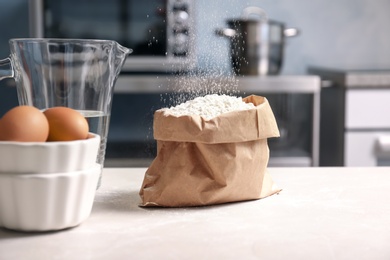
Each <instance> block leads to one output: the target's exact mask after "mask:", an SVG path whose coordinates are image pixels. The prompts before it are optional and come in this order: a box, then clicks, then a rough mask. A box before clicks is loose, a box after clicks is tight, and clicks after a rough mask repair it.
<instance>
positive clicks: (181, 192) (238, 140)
mask: <svg viewBox="0 0 390 260" xmlns="http://www.w3.org/2000/svg"><path fill="white" fill-rule="evenodd" d="M244 101H245V102H251V103H253V104H254V105H255V106H256V107H255V108H254V109H250V110H244V111H234V112H229V113H225V114H223V115H220V116H218V117H215V118H213V119H210V120H205V119H204V118H202V117H200V116H196V115H194V116H181V117H176V116H172V115H168V114H166V113H165V112H164V110H157V111H156V112H155V114H154V120H153V130H154V138H155V139H156V140H157V156H156V158H155V159H154V160H153V162H152V163H151V165H150V167H149V168H148V169H147V171H146V173H145V176H144V180H143V183H142V187H141V190H140V197H141V199H142V202H141V206H161V207H185V206H204V205H213V204H221V203H228V202H236V201H245V200H254V199H260V198H264V197H267V196H270V195H272V194H275V193H277V192H279V191H280V189H279V188H277V187H276V185H275V184H274V182H273V180H272V178H271V176H270V175H269V174H268V172H267V164H268V160H269V148H268V144H267V138H271V137H279V130H278V127H277V124H276V120H275V117H274V114H273V112H272V109H271V107H270V105H269V103H268V100H267V99H266V98H265V97H261V96H255V95H252V96H249V97H246V98H244Z"/></svg>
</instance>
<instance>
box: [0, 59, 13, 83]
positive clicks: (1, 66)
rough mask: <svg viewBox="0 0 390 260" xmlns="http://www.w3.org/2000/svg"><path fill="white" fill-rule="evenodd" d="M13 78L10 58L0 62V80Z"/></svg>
mask: <svg viewBox="0 0 390 260" xmlns="http://www.w3.org/2000/svg"><path fill="white" fill-rule="evenodd" d="M13 76H14V70H13V69H12V64H11V58H6V59H3V60H0V80H2V79H5V78H12V77H13Z"/></svg>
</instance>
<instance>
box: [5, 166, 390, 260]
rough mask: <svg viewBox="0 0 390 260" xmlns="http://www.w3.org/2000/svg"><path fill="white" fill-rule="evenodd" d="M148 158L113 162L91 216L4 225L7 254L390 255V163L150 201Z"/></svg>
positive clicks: (280, 176) (277, 171)
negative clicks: (208, 199) (229, 193)
mask: <svg viewBox="0 0 390 260" xmlns="http://www.w3.org/2000/svg"><path fill="white" fill-rule="evenodd" d="M145 171H146V168H106V169H104V173H103V179H102V186H101V187H100V189H99V190H98V191H97V193H96V197H95V202H94V206H93V209H92V213H91V215H90V217H89V218H88V219H87V220H86V221H85V222H84V223H82V224H81V225H80V226H78V227H75V228H71V229H67V230H63V231H58V232H46V233H21V232H15V231H11V230H6V229H0V259H2V260H3V259H316V260H320V259H360V260H361V259H370V260H371V259H390V246H389V245H390V203H389V198H390V168H385V167H378V168H309V167H308V168H269V172H270V174H271V176H272V178H273V179H274V181H275V182H276V184H277V185H278V186H279V187H280V188H282V189H283V190H282V192H281V193H280V194H278V195H273V196H271V197H268V198H264V199H261V200H255V201H247V202H238V203H229V204H224V205H218V206H207V207H194V208H176V209H172V208H141V207H139V206H138V203H139V202H140V199H139V196H138V191H139V188H140V186H141V183H142V179H143V175H144V173H145Z"/></svg>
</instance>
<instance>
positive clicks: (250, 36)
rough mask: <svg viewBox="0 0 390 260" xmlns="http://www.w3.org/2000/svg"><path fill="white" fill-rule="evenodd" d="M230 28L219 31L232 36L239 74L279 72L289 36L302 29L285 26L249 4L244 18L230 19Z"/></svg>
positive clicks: (233, 58)
mask: <svg viewBox="0 0 390 260" xmlns="http://www.w3.org/2000/svg"><path fill="white" fill-rule="evenodd" d="M227 24H228V26H229V28H225V29H217V30H216V34H217V35H220V36H224V37H227V38H229V39H230V49H231V61H232V67H233V70H234V72H235V73H236V74H237V75H276V74H279V72H280V70H281V67H282V63H283V52H284V44H285V38H286V37H292V36H296V35H298V33H299V32H298V29H295V28H288V29H286V28H285V25H284V24H283V23H281V22H277V21H272V20H269V19H268V17H267V14H266V13H265V11H264V10H263V9H261V8H258V7H252V6H251V7H247V8H245V9H244V10H243V12H242V15H241V18H239V19H230V20H228V21H227Z"/></svg>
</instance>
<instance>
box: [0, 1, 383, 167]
mask: <svg viewBox="0 0 390 260" xmlns="http://www.w3.org/2000/svg"><path fill="white" fill-rule="evenodd" d="M84 2H85V1H84ZM90 2H91V3H92V2H93V1H90ZM193 2H194V10H195V13H194V14H195V16H194V22H195V26H194V28H195V31H194V34H195V44H194V48H195V50H194V54H195V64H194V65H195V66H194V67H193V68H192V69H193V71H195V72H194V73H195V74H196V72H201V73H202V72H204V71H207V72H209V73H211V74H213V75H215V76H216V77H218V76H225V75H228V76H229V75H231V62H230V56H229V55H230V45H229V41H228V40H227V39H225V38H222V37H220V36H217V35H216V34H215V30H216V29H217V28H225V27H227V25H226V21H227V20H228V19H231V18H237V17H240V15H241V11H242V10H243V9H244V8H245V7H248V6H258V7H261V8H262V9H264V10H265V11H266V12H267V14H268V17H269V18H270V19H272V20H276V21H280V22H283V23H284V24H285V25H286V26H287V27H294V28H298V29H299V31H300V34H299V35H298V36H296V37H292V38H289V39H286V43H285V46H284V58H283V66H282V70H281V72H280V75H277V76H274V75H273V76H258V77H256V76H255V77H254V76H248V77H240V79H239V80H241V81H240V82H241V83H235V84H238V85H239V89H240V88H241V92H240V93H239V94H242V95H247V94H252V93H254V94H261V95H264V96H266V97H267V98H269V100H270V103H271V106H272V107H273V109H274V110H275V114H276V116H277V120H278V124H279V126H280V128H281V130H282V131H281V132H282V137H281V139H280V140H278V141H277V140H271V141H270V146H271V159H272V160H271V161H270V164H271V166H318V165H320V166H376V165H379V166H380V165H389V163H390V156H389V153H390V148H389V147H390V140H389V138H390V105H389V102H388V100H389V99H390V92H389V90H390V30H389V26H390V15H389V10H390V0H375V1H372V0H340V1H331V2H329V1H326V0H296V1H291V0H257V1H255V0H252V1H242V0H228V1H226V0H195V1H193ZM74 8H77V6H76V5H75V6H74ZM94 8H95V7H94ZM86 15H87V14H86ZM30 25H31V24H30V21H29V3H28V0H13V1H9V0H0V58H5V57H7V56H8V55H9V47H8V39H10V38H23V37H29V36H30V35H31V32H30ZM126 47H130V48H133V46H126ZM124 74H126V73H124ZM166 78H169V75H167V74H157V73H156V72H152V71H151V72H148V71H143V73H142V78H141V79H140V78H137V74H136V73H132V74H131V75H128V74H126V75H123V77H122V78H119V79H118V90H117V91H116V94H115V97H114V101H113V108H112V118H111V125H110V134H109V138H108V148H107V158H106V166H147V165H148V163H150V160H151V159H152V158H153V157H154V152H155V144H154V142H153V138H152V130H151V128H152V118H153V111H154V110H156V109H158V108H160V107H162V106H165V105H166V104H165V103H164V98H165V97H166V96H164V93H162V92H164V91H159V88H160V87H161V85H162V84H168V85H169V80H167V82H168V83H167V82H165V81H164V80H165V79H166ZM127 79H129V81H127ZM149 79H150V80H149ZM161 81H164V82H165V83H164V82H163V83H162V82H161ZM233 81H235V79H233ZM145 82H147V83H145ZM144 85H145V89H142V86H144ZM12 86H13V80H12V79H7V80H3V81H0V115H2V114H4V113H5V111H7V110H8V109H10V108H12V107H13V106H16V105H17V98H16V90H15V89H14V88H13V87H12ZM257 87H258V89H257ZM153 88H154V90H152V91H151V89H153ZM162 89H164V88H162ZM173 91H174V90H173ZM320 101H321V102H320ZM362 108H363V109H362ZM365 108H366V109H365Z"/></svg>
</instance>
